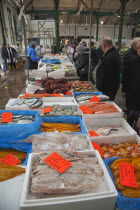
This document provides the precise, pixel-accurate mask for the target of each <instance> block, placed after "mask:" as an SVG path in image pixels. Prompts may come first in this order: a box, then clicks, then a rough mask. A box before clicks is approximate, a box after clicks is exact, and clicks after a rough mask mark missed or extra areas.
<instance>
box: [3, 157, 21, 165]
mask: <svg viewBox="0 0 140 210" xmlns="http://www.w3.org/2000/svg"><path fill="white" fill-rule="evenodd" d="M0 162H1V163H3V164H4V165H11V166H15V165H17V164H19V163H21V161H20V160H19V159H17V158H16V157H15V156H14V155H12V154H9V155H6V156H5V157H4V158H2V159H1V160H0Z"/></svg>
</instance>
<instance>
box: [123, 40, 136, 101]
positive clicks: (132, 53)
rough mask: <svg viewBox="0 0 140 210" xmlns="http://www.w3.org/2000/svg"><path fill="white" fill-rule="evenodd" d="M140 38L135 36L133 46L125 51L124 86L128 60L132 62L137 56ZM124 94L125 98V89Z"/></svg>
mask: <svg viewBox="0 0 140 210" xmlns="http://www.w3.org/2000/svg"><path fill="white" fill-rule="evenodd" d="M139 40H140V38H134V39H133V40H132V43H131V48H130V49H129V50H128V51H127V52H125V54H124V56H123V66H122V74H123V77H122V84H123V87H125V84H124V83H125V81H126V79H125V75H126V74H125V72H127V66H128V62H130V60H134V59H135V58H136V57H137V42H138V41H139ZM122 96H123V98H125V89H124V90H123V89H122Z"/></svg>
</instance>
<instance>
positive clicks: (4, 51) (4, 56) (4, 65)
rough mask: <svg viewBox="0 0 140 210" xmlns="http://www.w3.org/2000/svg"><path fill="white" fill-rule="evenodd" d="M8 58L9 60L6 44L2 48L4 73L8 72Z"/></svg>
mask: <svg viewBox="0 0 140 210" xmlns="http://www.w3.org/2000/svg"><path fill="white" fill-rule="evenodd" d="M7 58H8V53H7V48H6V44H3V45H2V48H1V59H2V65H3V67H2V69H3V70H4V71H7Z"/></svg>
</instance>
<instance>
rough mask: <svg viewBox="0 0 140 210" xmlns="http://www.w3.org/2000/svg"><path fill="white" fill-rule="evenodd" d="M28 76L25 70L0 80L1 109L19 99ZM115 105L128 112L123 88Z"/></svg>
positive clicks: (11, 73) (12, 73)
mask: <svg viewBox="0 0 140 210" xmlns="http://www.w3.org/2000/svg"><path fill="white" fill-rule="evenodd" d="M25 82H26V75H25V71H24V70H19V71H14V72H10V73H9V75H6V76H5V77H4V78H2V79H1V80H0V109H4V108H5V105H6V104H7V102H8V100H9V99H10V98H17V97H18V96H19V94H20V93H21V92H22V90H23V88H24V87H25ZM115 103H116V104H118V106H120V107H121V108H122V109H123V110H126V107H125V100H124V99H123V98H122V97H121V87H120V89H119V91H118V93H117V96H116V99H115Z"/></svg>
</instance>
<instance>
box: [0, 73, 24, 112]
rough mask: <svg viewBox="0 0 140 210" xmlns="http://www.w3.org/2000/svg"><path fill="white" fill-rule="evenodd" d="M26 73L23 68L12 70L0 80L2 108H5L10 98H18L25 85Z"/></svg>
mask: <svg viewBox="0 0 140 210" xmlns="http://www.w3.org/2000/svg"><path fill="white" fill-rule="evenodd" d="M25 81H26V75H25V72H24V71H23V70H19V71H13V72H10V73H9V75H7V76H5V77H4V78H2V79H1V80H0V109H5V105H6V104H7V102H8V100H9V99H10V98H17V97H18V96H19V94H20V93H21V92H22V90H23V88H24V87H25Z"/></svg>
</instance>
